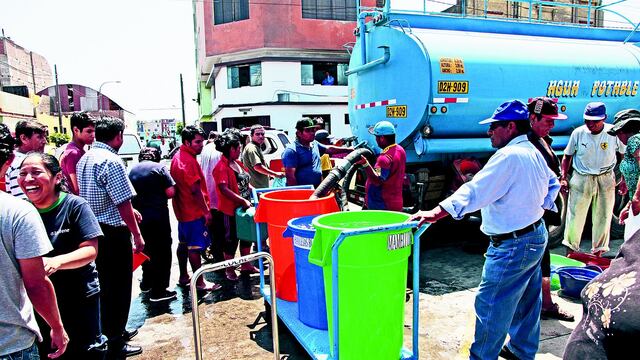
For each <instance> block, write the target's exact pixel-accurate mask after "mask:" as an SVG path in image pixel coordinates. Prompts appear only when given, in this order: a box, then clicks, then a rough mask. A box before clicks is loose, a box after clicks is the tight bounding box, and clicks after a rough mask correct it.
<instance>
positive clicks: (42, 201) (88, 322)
mask: <svg viewBox="0 0 640 360" xmlns="http://www.w3.org/2000/svg"><path fill="white" fill-rule="evenodd" d="M62 183H63V176H62V172H61V169H60V164H59V163H58V160H56V158H55V157H53V156H51V155H47V154H41V153H31V154H28V155H27V156H26V157H25V159H24V161H23V162H22V166H21V167H20V173H19V177H18V184H19V185H20V187H21V188H22V190H23V191H24V193H25V194H26V195H27V197H28V198H29V201H31V202H32V203H33V205H34V206H35V207H36V208H37V209H38V212H39V213H40V217H41V218H42V222H43V223H44V225H45V228H46V229H47V233H48V234H49V240H51V244H52V245H53V250H52V251H51V252H50V253H49V254H47V255H46V256H45V257H43V261H44V265H45V271H46V272H47V275H49V278H50V279H51V282H53V286H54V288H55V290H56V295H57V296H58V306H59V308H60V315H61V317H62V322H63V323H64V325H65V328H66V329H67V332H68V334H69V339H70V341H69V346H68V348H67V352H66V353H65V354H64V356H63V357H62V358H64V359H103V358H104V354H105V352H106V338H105V337H104V336H103V335H102V331H101V328H100V310H99V309H100V300H99V298H100V297H99V293H100V286H99V283H98V272H97V271H96V267H95V264H94V260H95V258H96V255H97V252H98V250H97V249H98V238H100V237H102V231H101V230H100V226H99V225H98V221H97V219H96V217H95V215H93V212H92V211H91V209H90V208H89V205H88V203H87V202H86V200H84V199H82V198H80V197H78V196H75V195H72V194H67V193H66V192H63V191H62V187H63V184H62ZM38 324H39V326H40V329H41V330H43V331H42V335H43V337H44V341H43V342H42V343H40V344H39V348H40V349H39V350H40V351H41V353H42V354H47V353H49V352H50V351H49V345H50V343H51V341H50V339H48V338H47V336H46V335H47V334H48V333H49V331H46V330H45V329H47V328H48V327H47V325H46V323H45V322H44V321H42V319H41V318H38Z"/></svg>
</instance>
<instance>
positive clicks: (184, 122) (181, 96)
mask: <svg viewBox="0 0 640 360" xmlns="http://www.w3.org/2000/svg"><path fill="white" fill-rule="evenodd" d="M180 99H181V103H182V126H184V127H186V126H187V122H186V120H185V116H184V86H183V85H182V73H180Z"/></svg>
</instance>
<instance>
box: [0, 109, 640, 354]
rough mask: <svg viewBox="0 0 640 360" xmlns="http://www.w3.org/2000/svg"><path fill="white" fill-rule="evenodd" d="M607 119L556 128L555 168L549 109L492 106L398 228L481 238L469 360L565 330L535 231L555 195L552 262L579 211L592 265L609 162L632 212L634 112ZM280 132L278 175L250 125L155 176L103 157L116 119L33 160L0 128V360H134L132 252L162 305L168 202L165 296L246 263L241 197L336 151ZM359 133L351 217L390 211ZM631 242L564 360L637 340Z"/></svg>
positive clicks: (390, 146)
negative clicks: (2, 187) (466, 173)
mask: <svg viewBox="0 0 640 360" xmlns="http://www.w3.org/2000/svg"><path fill="white" fill-rule="evenodd" d="M606 118H607V114H606V107H605V105H604V104H603V103H590V104H588V105H587V107H586V109H585V112H584V121H585V125H583V126H581V127H578V128H577V129H575V130H574V131H573V133H572V134H571V137H570V139H569V142H568V144H567V146H566V148H565V150H564V157H563V159H562V161H560V159H558V157H557V156H556V154H555V153H554V151H553V150H552V148H551V143H552V140H551V138H550V136H549V134H550V132H551V129H553V127H554V125H555V121H556V120H564V119H566V116H565V115H563V114H560V113H559V112H558V107H557V105H556V103H555V102H554V101H553V100H552V99H549V98H544V97H540V98H534V99H532V100H531V101H530V102H529V103H528V104H525V103H523V102H520V101H518V100H514V101H509V102H505V103H504V104H502V105H501V106H500V107H498V108H497V109H496V111H495V112H494V113H493V115H492V116H491V117H490V118H488V119H486V120H483V121H481V122H480V124H488V125H489V130H488V132H487V133H488V135H489V137H490V138H491V143H492V146H493V147H494V148H496V149H498V150H497V152H496V153H495V154H494V155H493V156H491V158H490V159H489V161H488V163H487V164H486V165H485V166H484V167H483V168H482V170H480V172H478V173H477V174H476V175H475V176H474V177H473V178H471V179H470V181H469V182H467V183H465V184H464V185H462V186H461V187H460V188H459V189H458V190H457V191H456V192H455V193H454V194H453V195H451V196H450V197H448V198H447V199H445V200H443V201H442V202H440V204H439V205H438V206H437V207H435V208H433V209H431V210H428V211H421V212H419V213H417V214H415V215H414V216H413V217H412V219H413V220H418V221H419V222H421V223H424V222H436V221H438V220H440V219H442V218H444V217H447V216H451V217H453V218H454V219H461V218H462V217H463V216H464V215H465V214H468V213H470V212H474V211H477V210H480V211H481V213H482V218H483V222H482V225H481V230H482V231H483V232H484V233H485V234H487V235H488V236H489V238H490V240H491V241H490V245H489V248H488V249H487V253H486V261H485V264H484V270H483V274H482V280H481V283H480V286H479V290H478V294H477V296H476V301H475V310H476V315H477V321H476V327H475V341H474V343H473V344H472V346H471V358H473V359H476V358H477V359H495V358H497V357H498V356H499V355H500V356H502V357H505V358H507V359H533V358H534V356H535V353H536V352H537V349H538V344H539V336H540V318H541V317H542V318H553V319H560V320H565V321H574V319H573V316H572V315H571V314H569V313H567V312H566V311H564V310H563V309H561V308H560V307H559V306H558V304H556V303H554V302H553V300H552V298H551V293H550V275H551V274H550V255H549V249H548V241H547V240H548V231H547V226H549V225H560V222H561V219H560V216H559V214H558V212H557V210H558V209H557V207H556V205H555V200H556V197H557V196H558V194H559V192H560V191H564V192H566V193H568V199H569V200H568V210H567V214H568V215H567V224H566V230H565V237H564V242H563V244H564V245H565V246H567V248H568V250H567V251H568V252H572V251H580V239H581V236H582V228H583V227H584V223H585V218H586V214H587V210H588V209H589V207H591V209H592V217H593V219H592V224H593V230H592V239H593V241H592V247H591V252H592V253H593V254H594V255H595V256H601V255H602V254H603V253H604V252H606V251H608V250H609V246H608V242H609V224H610V220H611V217H612V215H613V197H614V196H615V193H614V191H615V185H616V181H615V176H614V173H613V168H614V167H615V165H616V164H617V163H618V162H620V170H621V172H622V174H623V176H624V182H623V183H622V184H621V185H622V186H621V187H620V188H621V189H622V193H625V192H626V191H627V189H628V191H629V194H630V195H629V198H630V200H629V202H628V203H627V204H626V206H625V207H624V209H623V211H622V213H621V214H620V221H621V222H624V221H625V220H626V219H627V218H628V217H630V216H637V215H640V188H639V187H638V186H639V185H638V177H639V176H640V165H639V164H640V162H639V161H640V112H638V111H637V110H633V109H629V110H624V111H621V112H619V113H618V114H616V116H615V119H614V123H613V124H606V123H605V120H606ZM295 128H296V132H295V141H294V142H293V143H292V144H290V145H288V146H287V148H286V149H285V151H284V153H283V157H282V162H283V167H284V169H271V168H270V167H269V164H267V163H266V161H265V157H264V155H263V153H262V148H263V144H264V142H265V129H264V127H262V126H261V125H254V126H252V127H251V129H250V136H249V139H248V141H245V139H243V136H242V134H241V132H240V131H239V130H238V129H234V128H229V129H226V130H225V131H224V132H223V133H220V134H217V133H213V132H212V133H210V134H208V136H207V134H205V133H204V131H203V130H202V129H201V128H199V127H197V126H187V127H185V128H184V129H183V131H182V134H181V135H182V145H181V146H180V148H179V150H178V151H177V153H176V154H175V156H174V157H173V159H172V161H171V166H170V168H169V169H167V167H165V166H164V165H162V164H161V163H160V153H159V151H158V150H157V149H155V148H152V147H150V148H145V149H143V150H142V151H141V153H140V156H139V160H140V162H139V163H138V164H136V165H135V166H133V167H132V168H131V169H129V171H127V169H126V168H125V165H124V163H123V161H122V160H121V159H120V158H119V156H118V154H117V153H118V149H119V148H120V147H121V146H122V144H123V131H124V122H123V121H122V120H120V119H115V118H110V117H102V118H100V119H95V118H92V117H91V116H89V115H88V114H86V113H77V114H73V116H72V117H71V129H72V132H73V138H72V141H71V142H70V143H69V144H68V145H67V146H66V148H65V150H64V152H63V153H62V154H61V156H60V159H59V160H58V159H57V158H56V157H54V156H51V155H47V154H44V153H43V150H44V145H45V144H46V135H47V129H46V128H45V127H44V126H43V125H41V124H39V123H38V122H35V121H30V120H24V121H21V122H19V123H18V124H17V126H16V128H15V137H14V136H12V135H11V133H10V129H8V128H7V127H6V126H5V125H3V124H0V164H2V167H1V169H0V176H4V177H5V179H6V190H7V192H6V193H5V192H0V202H2V203H3V206H2V207H0V217H1V218H2V219H3V221H2V226H1V227H0V240H2V243H3V245H4V247H3V249H4V251H1V252H0V263H2V264H4V265H5V266H4V268H5V269H6V270H5V271H3V272H2V274H1V275H0V277H2V278H3V284H6V286H4V287H3V289H2V290H0V303H2V304H3V305H4V307H5V309H7V310H4V311H3V312H0V317H1V321H0V354H1V355H2V356H5V355H12V356H14V355H15V356H37V354H38V353H39V354H42V355H44V354H49V357H51V358H57V357H62V358H69V359H76V358H83V359H120V358H125V357H127V356H132V355H136V354H140V353H141V352H142V349H141V348H140V347H139V346H134V345H131V344H129V341H130V340H131V338H132V337H133V336H135V334H136V332H137V331H133V332H130V331H127V330H126V328H125V326H126V323H127V319H128V315H129V307H130V304H131V293H132V286H133V284H132V265H131V264H132V258H133V254H134V253H135V252H142V251H143V250H144V251H145V253H146V255H147V256H149V258H150V260H149V261H147V262H145V263H144V264H143V265H142V267H143V269H142V273H143V275H142V281H141V282H140V284H139V286H140V289H141V291H142V292H148V293H149V300H150V301H151V302H164V301H171V300H173V299H175V298H176V295H177V293H176V291H173V290H170V281H169V278H170V272H171V263H172V253H171V244H172V239H171V227H170V219H169V208H168V200H169V199H172V206H173V210H174V213H175V216H176V218H177V220H178V229H177V230H178V246H177V252H176V257H177V260H178V264H179V280H178V286H188V285H189V284H190V282H191V277H190V275H189V265H190V267H191V271H192V272H195V271H196V270H197V269H198V268H200V267H201V266H202V255H203V252H205V251H209V252H211V255H212V257H213V259H214V261H221V260H224V259H232V258H234V257H236V255H237V253H238V252H239V254H240V255H247V254H249V253H250V252H251V245H252V243H251V242H250V241H249V239H241V238H238V233H237V231H236V224H235V217H236V212H237V211H246V210H247V209H249V208H251V207H252V206H254V204H253V203H252V202H251V190H252V189H253V188H266V187H269V186H270V184H271V180H272V179H283V180H285V181H286V184H287V185H307V184H309V185H313V186H316V187H317V186H318V185H319V184H320V182H321V181H322V179H323V178H324V177H326V175H327V171H328V170H330V169H331V165H330V164H331V160H330V157H333V156H341V155H344V154H347V153H349V152H351V151H352V150H353V149H352V148H349V147H344V146H342V144H341V143H340V142H338V141H336V140H335V139H334V138H333V137H332V136H331V135H330V134H329V133H328V132H327V131H326V130H323V129H321V123H320V122H318V121H316V120H314V119H309V118H303V119H300V120H299V121H297V123H296V126H295ZM371 133H372V135H374V137H375V140H376V144H377V146H378V147H379V148H380V149H381V152H380V153H379V154H378V156H377V158H376V161H375V164H374V165H373V166H372V165H371V164H370V163H369V160H370V159H367V158H365V157H362V158H361V159H360V160H359V161H358V162H357V163H358V164H360V165H361V166H363V167H364V171H365V172H366V174H367V183H366V186H365V189H366V196H365V204H364V208H365V209H376V210H392V211H402V209H403V204H402V186H403V182H404V178H405V166H406V153H405V150H404V149H403V148H402V146H401V145H399V144H397V142H396V137H395V135H396V128H395V126H394V125H393V124H391V123H390V122H388V121H380V122H378V123H377V124H375V126H373V127H372V129H371ZM87 145H91V148H90V149H89V150H88V151H85V149H86V147H87ZM283 170H284V171H283ZM523 194H526V196H523ZM25 200H27V201H28V202H27V201H25ZM29 203H31V205H29ZM514 213H517V214H518V216H512V214H514ZM639 242H640V234H635V235H634V236H633V237H631V239H629V240H628V241H627V242H626V243H625V244H624V245H623V247H622V248H621V251H620V254H619V255H618V259H617V260H614V261H613V262H612V265H611V267H610V268H609V270H607V271H605V272H604V273H603V274H602V275H601V276H600V277H598V278H597V279H596V281H594V282H592V283H591V284H590V285H589V286H588V287H587V289H586V290H585V291H584V292H583V294H582V297H583V298H582V300H583V302H584V304H585V308H584V309H585V312H584V316H583V317H582V320H581V322H580V323H579V325H578V326H577V327H576V330H575V331H574V332H573V334H572V336H571V339H570V340H569V343H568V345H567V349H566V351H565V358H567V359H578V358H583V357H584V356H586V354H589V355H593V354H600V355H602V356H601V357H602V358H604V357H606V356H611V355H614V354H618V352H619V351H621V349H624V345H625V344H628V343H629V342H630V341H632V340H633V339H634V338H635V337H637V331H638V325H637V324H640V322H638V321H636V319H635V315H634V314H635V313H636V312H637V310H638V305H639V303H638V301H637V299H636V297H637V294H638V291H640V286H639V285H638V284H637V282H636V280H635V279H636V271H637V270H636V269H637V263H636V256H637V253H638V246H640V245H638V244H639ZM237 270H239V271H240V273H246V274H252V273H256V272H258V270H257V269H256V268H255V267H254V266H253V265H252V264H251V263H245V264H242V265H241V266H240V267H239V269H236V268H233V267H229V268H227V269H225V271H224V276H225V277H226V279H228V280H229V281H237V280H238V278H239V276H238V273H237ZM196 287H197V289H198V290H199V291H202V292H210V291H216V290H219V289H221V288H222V285H221V284H217V283H211V282H209V281H206V280H205V279H204V278H199V279H198V281H197V283H196ZM632 295H633V296H632ZM603 304H604V305H603ZM611 304H613V305H611ZM614 305H615V306H614ZM34 309H35V313H34V311H33V310H34ZM507 334H508V335H509V342H508V343H507V344H506V345H504V342H505V339H506V336H507ZM503 345H504V346H503Z"/></svg>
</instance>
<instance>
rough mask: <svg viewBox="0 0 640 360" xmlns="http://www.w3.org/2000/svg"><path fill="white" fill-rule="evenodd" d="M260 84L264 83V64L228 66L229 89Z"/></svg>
mask: <svg viewBox="0 0 640 360" xmlns="http://www.w3.org/2000/svg"><path fill="white" fill-rule="evenodd" d="M260 85H262V66H261V64H260V63H257V64H246V65H237V66H229V67H227V88H228V89H235V88H239V87H242V86H260Z"/></svg>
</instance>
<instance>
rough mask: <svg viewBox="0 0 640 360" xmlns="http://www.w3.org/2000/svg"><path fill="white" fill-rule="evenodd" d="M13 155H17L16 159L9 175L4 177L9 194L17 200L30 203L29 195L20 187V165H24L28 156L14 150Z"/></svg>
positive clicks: (8, 171)
mask: <svg viewBox="0 0 640 360" xmlns="http://www.w3.org/2000/svg"><path fill="white" fill-rule="evenodd" d="M13 154H14V155H15V157H14V158H13V161H12V162H11V165H9V169H8V170H7V173H6V174H5V176H4V181H5V184H6V189H7V192H8V193H9V194H11V195H13V196H15V197H17V198H20V199H22V200H27V201H29V199H27V195H25V194H24V192H23V191H22V189H21V188H20V185H18V175H19V174H20V165H22V161H23V160H24V158H25V157H27V154H24V153H21V152H20V151H18V150H14V151H13Z"/></svg>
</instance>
